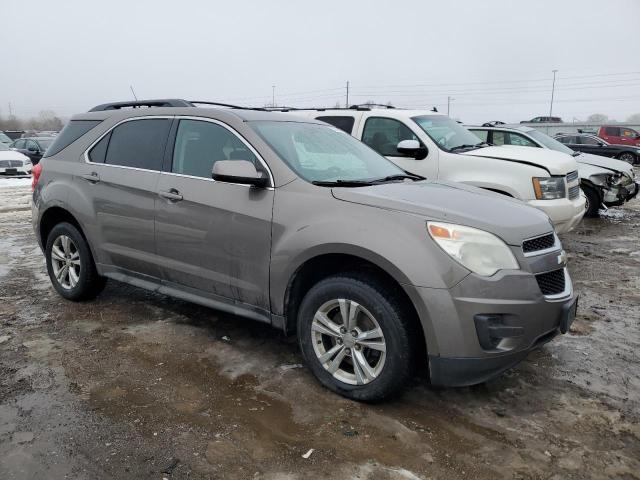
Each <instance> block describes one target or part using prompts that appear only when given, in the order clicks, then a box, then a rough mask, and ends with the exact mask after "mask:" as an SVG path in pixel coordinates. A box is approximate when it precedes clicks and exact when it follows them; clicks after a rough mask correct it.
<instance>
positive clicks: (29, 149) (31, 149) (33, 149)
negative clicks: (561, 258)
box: [27, 147, 38, 153]
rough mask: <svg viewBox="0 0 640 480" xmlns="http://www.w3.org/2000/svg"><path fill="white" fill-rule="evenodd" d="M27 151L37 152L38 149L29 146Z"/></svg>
mask: <svg viewBox="0 0 640 480" xmlns="http://www.w3.org/2000/svg"><path fill="white" fill-rule="evenodd" d="M27 152H31V153H38V149H37V148H36V147H29V148H27Z"/></svg>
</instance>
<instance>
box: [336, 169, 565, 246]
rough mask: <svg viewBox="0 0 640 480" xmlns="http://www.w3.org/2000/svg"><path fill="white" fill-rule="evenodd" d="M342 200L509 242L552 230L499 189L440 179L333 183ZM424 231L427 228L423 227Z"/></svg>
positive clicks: (537, 213)
mask: <svg viewBox="0 0 640 480" xmlns="http://www.w3.org/2000/svg"><path fill="white" fill-rule="evenodd" d="M332 193H333V196H334V197H335V198H336V199H338V200H342V201H345V202H351V203H359V204H361V205H368V206H371V207H378V208H384V209H387V210H395V211H398V212H405V213H411V214H415V215H420V216H423V217H425V219H426V220H439V221H443V222H449V223H456V224H459V225H466V226H469V227H475V228H479V229H481V230H485V231H487V232H490V233H493V234H495V235H497V236H499V237H500V238H502V240H504V241H505V242H506V243H508V244H510V245H521V244H522V241H523V240H524V239H526V238H531V237H535V236H538V235H544V234H545V233H549V232H552V231H553V227H552V225H551V222H550V220H549V217H547V215H546V214H545V213H544V212H542V211H541V210H538V209H536V208H533V207H530V206H529V205H527V204H525V203H523V202H521V201H520V200H515V199H513V198H510V197H505V196H504V195H500V194H498V193H493V192H488V191H486V190H482V189H480V188H476V187H472V186H470V185H464V184H461V183H453V182H443V181H429V180H424V181H418V182H411V183H409V182H398V183H385V184H381V185H372V186H369V187H357V188H345V187H334V188H333V189H332ZM425 235H426V230H425Z"/></svg>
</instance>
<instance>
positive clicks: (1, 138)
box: [0, 132, 13, 145]
mask: <svg viewBox="0 0 640 480" xmlns="http://www.w3.org/2000/svg"><path fill="white" fill-rule="evenodd" d="M12 142H13V140H11V138H9V137H8V136H7V134H6V133H4V132H0V143H3V144H5V145H11V143H12Z"/></svg>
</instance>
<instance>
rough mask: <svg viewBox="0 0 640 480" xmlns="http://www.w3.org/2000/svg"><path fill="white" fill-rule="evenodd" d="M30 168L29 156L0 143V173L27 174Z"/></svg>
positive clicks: (31, 166)
mask: <svg viewBox="0 0 640 480" xmlns="http://www.w3.org/2000/svg"><path fill="white" fill-rule="evenodd" d="M32 168H33V165H32V164H31V160H30V159H29V157H27V156H26V155H23V154H22V153H20V152H17V151H15V150H11V149H10V148H9V147H8V146H7V145H5V144H4V143H0V175H29V174H30V173H31V169H32Z"/></svg>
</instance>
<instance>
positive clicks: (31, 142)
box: [10, 137, 54, 165]
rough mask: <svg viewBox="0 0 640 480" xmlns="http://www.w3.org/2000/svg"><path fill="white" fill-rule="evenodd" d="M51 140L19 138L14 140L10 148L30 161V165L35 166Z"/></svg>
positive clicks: (44, 138)
mask: <svg viewBox="0 0 640 480" xmlns="http://www.w3.org/2000/svg"><path fill="white" fill-rule="evenodd" d="M53 140H54V139H53V138H52V137H29V138H19V139H18V140H14V141H13V143H12V144H11V145H10V147H11V148H13V149H14V150H17V151H18V152H20V153H22V154H24V155H26V156H27V157H29V158H30V159H31V163H33V164H34V165H37V163H38V162H39V161H40V159H41V158H42V156H43V155H44V152H45V151H46V150H47V148H48V147H49V145H51V142H53Z"/></svg>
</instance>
